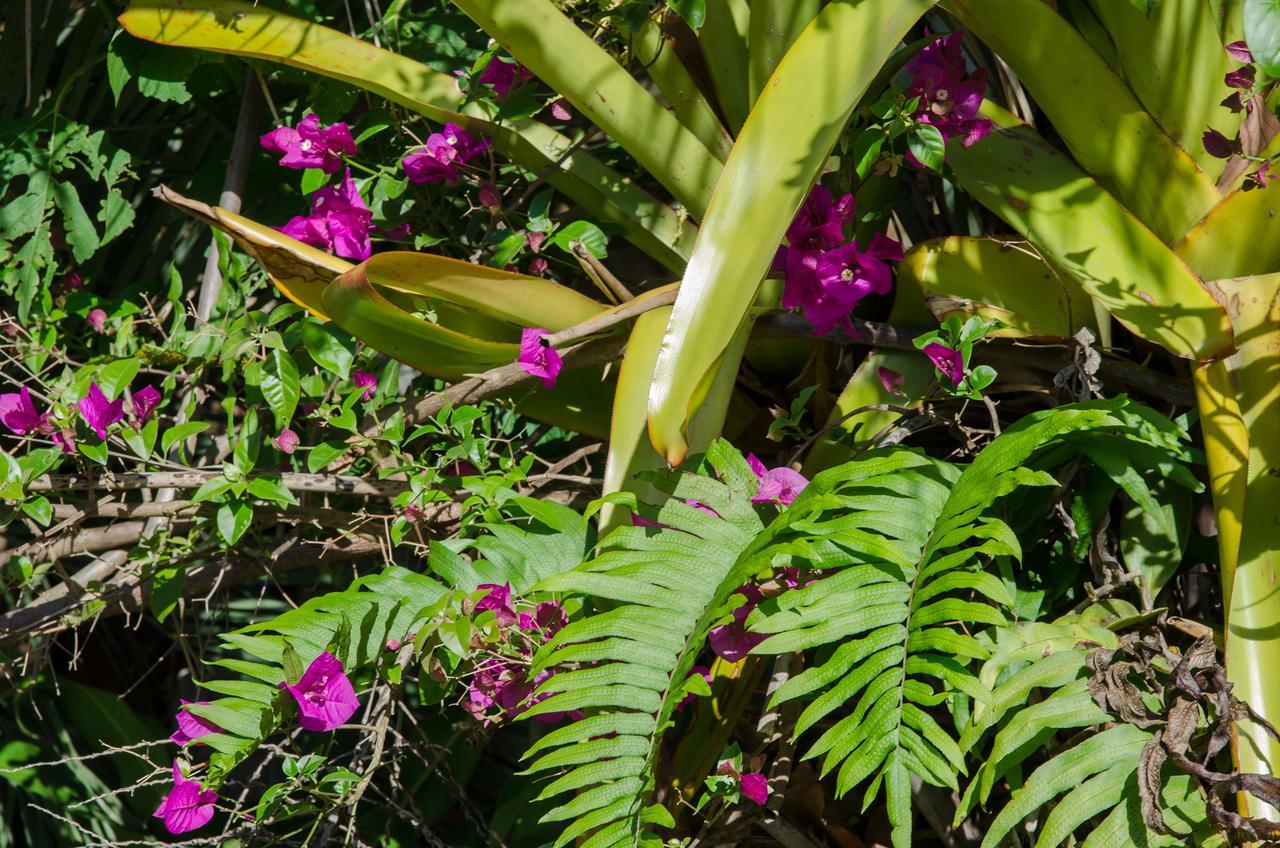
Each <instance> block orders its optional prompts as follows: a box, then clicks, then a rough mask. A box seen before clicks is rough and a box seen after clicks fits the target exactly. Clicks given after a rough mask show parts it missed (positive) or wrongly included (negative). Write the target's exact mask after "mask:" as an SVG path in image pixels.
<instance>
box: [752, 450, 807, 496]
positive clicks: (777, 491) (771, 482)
mask: <svg viewBox="0 0 1280 848" xmlns="http://www.w3.org/2000/svg"><path fill="white" fill-rule="evenodd" d="M747 465H749V466H751V471H752V473H753V474H755V475H756V477H757V478H759V480H760V484H759V487H758V488H757V489H756V493H755V494H754V495H753V496H752V497H751V502H752V503H776V504H781V505H782V506H789V505H790V504H791V502H792V501H794V500H795V499H796V496H797V495H799V494H800V493H801V492H803V491H804V487H805V486H807V485H809V481H808V480H807V479H805V476H804V475H803V474H801V473H800V472H799V471H796V470H794V469H792V468H791V467H790V466H786V465H783V466H779V467H778V468H766V467H765V464H764V463H763V462H761V461H760V459H759V458H758V457H757V456H756V455H755V454H753V453H749V454H747Z"/></svg>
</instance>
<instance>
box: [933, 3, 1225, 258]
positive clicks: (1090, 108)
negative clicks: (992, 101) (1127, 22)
mask: <svg viewBox="0 0 1280 848" xmlns="http://www.w3.org/2000/svg"><path fill="white" fill-rule="evenodd" d="M943 6H944V8H946V9H947V10H948V11H950V12H952V13H953V14H954V15H955V16H956V17H957V18H959V19H960V21H961V23H963V24H964V25H965V26H966V27H967V28H969V29H971V30H973V32H974V34H975V35H977V36H978V37H979V38H981V39H982V40H983V41H984V42H985V43H986V44H987V46H988V47H990V48H991V49H992V50H994V51H995V52H996V53H998V54H1000V57H1001V58H1002V59H1004V60H1005V61H1006V62H1008V63H1009V65H1010V67H1012V68H1013V70H1014V72H1015V73H1016V74H1017V75H1018V78H1019V79H1020V80H1021V81H1022V83H1023V84H1024V85H1026V87H1027V90H1028V91H1030V92H1031V93H1032V94H1033V95H1034V96H1035V99H1036V103H1037V104H1038V105H1039V106H1040V107H1041V108H1042V109H1044V111H1045V114H1046V115H1048V116H1049V119H1050V120H1051V121H1052V122H1053V126H1054V129H1055V130H1057V132H1058V133H1059V134H1061V136H1062V138H1063V140H1064V141H1065V142H1066V143H1067V146H1068V147H1069V148H1070V149H1071V152H1072V153H1073V154H1074V155H1075V157H1076V159H1077V160H1078V161H1079V162H1080V164H1081V165H1082V166H1083V167H1084V169H1085V170H1086V171H1088V172H1089V173H1090V174H1092V175H1093V177H1094V178H1095V179H1097V180H1098V182H1100V183H1101V184H1102V185H1104V186H1106V187H1107V189H1109V190H1110V191H1112V192H1114V193H1115V195H1116V196H1117V197H1118V198H1120V200H1121V201H1122V202H1123V203H1124V204H1125V206H1127V207H1128V208H1129V209H1131V210H1132V211H1133V214H1134V215H1136V216H1137V217H1138V219H1139V220H1141V221H1142V222H1144V223H1145V224H1146V225H1147V226H1148V227H1150V228H1151V229H1152V230H1153V231H1154V232H1155V233H1156V235H1158V236H1159V237H1160V238H1161V239H1162V240H1163V241H1164V242H1165V243H1166V244H1173V243H1174V242H1175V241H1177V240H1178V239H1179V238H1181V237H1182V236H1183V234H1185V233H1186V232H1187V230H1188V229H1190V228H1191V225H1192V224H1194V223H1195V222H1196V221H1198V220H1200V218H1201V217H1203V216H1204V214H1205V213H1206V212H1208V211H1209V209H1210V208H1211V207H1212V206H1213V205H1214V204H1215V203H1216V202H1217V201H1218V197H1219V195H1218V191H1217V189H1216V188H1215V186H1214V182H1213V180H1212V179H1210V178H1209V176H1208V175H1207V174H1205V173H1204V172H1203V171H1201V170H1200V169H1199V168H1198V167H1196V164H1195V162H1194V161H1193V160H1192V159H1191V157H1190V156H1189V155H1188V154H1187V153H1186V151H1184V150H1182V149H1181V148H1180V147H1178V146H1177V145H1176V144H1174V142H1173V140H1172V139H1171V138H1170V137H1169V136H1168V135H1166V134H1165V132H1164V131H1163V130H1162V129H1161V128H1160V126H1159V125H1158V124H1157V123H1156V122H1155V120H1154V119H1153V118H1152V117H1151V116H1150V115H1149V114H1147V112H1146V111H1145V110H1144V109H1143V108H1142V104H1141V103H1139V102H1138V99H1137V97H1135V96H1134V94H1133V92H1132V91H1131V90H1130V89H1129V87H1128V86H1127V85H1125V83H1124V80H1122V79H1121V78H1120V77H1119V75H1118V74H1117V73H1116V72H1115V71H1113V70H1112V69H1111V68H1110V66H1108V65H1107V63H1106V62H1105V61H1103V59H1102V57H1100V56H1099V55H1098V54H1097V53H1096V52H1095V51H1094V50H1093V48H1092V47H1090V46H1089V44H1088V42H1087V41H1085V39H1084V38H1083V37H1082V36H1081V35H1080V33H1078V32H1076V30H1075V29H1073V28H1072V27H1071V25H1070V24H1068V23H1067V22H1066V21H1065V20H1063V19H1062V18H1061V17H1060V16H1059V15H1058V13H1057V12H1055V11H1054V10H1053V9H1052V8H1051V7H1050V6H1049V5H1048V4H1047V3H1044V2H1043V0H944V3H943ZM1064 56H1069V57H1071V58H1070V60H1069V61H1062V57H1064ZM1009 161H1011V162H1012V161H1013V160H1009Z"/></svg>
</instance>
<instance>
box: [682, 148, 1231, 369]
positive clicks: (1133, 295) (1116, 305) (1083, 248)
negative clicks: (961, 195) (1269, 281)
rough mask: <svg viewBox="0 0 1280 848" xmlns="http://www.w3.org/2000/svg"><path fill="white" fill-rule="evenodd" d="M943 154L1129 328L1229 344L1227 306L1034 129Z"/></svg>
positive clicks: (985, 200)
mask: <svg viewBox="0 0 1280 848" xmlns="http://www.w3.org/2000/svg"><path fill="white" fill-rule="evenodd" d="M948 158H949V161H950V162H951V165H952V167H953V168H954V169H955V173H956V177H957V179H958V180H959V182H960V185H961V186H962V187H963V188H964V189H965V190H966V191H968V192H969V194H971V195H972V196H973V197H974V198H976V199H977V200H978V201H979V202H980V203H982V205H984V206H986V207H987V208H988V209H990V210H991V211H992V212H994V213H995V214H996V215H999V216H1000V217H1001V218H1003V219H1004V220H1005V221H1006V222H1007V223H1008V224H1009V225H1010V226H1012V227H1013V228H1014V229H1015V230H1017V231H1018V232H1020V233H1022V235H1024V236H1026V237H1027V239H1029V240H1030V241H1031V242H1032V243H1033V244H1035V245H1036V247H1037V248H1038V249H1039V250H1040V252H1041V253H1042V254H1043V255H1044V256H1045V258H1046V259H1048V260H1049V261H1051V262H1052V263H1053V264H1054V265H1055V266H1056V267H1057V268H1059V269H1060V270H1061V271H1063V272H1064V273H1066V274H1069V275H1071V276H1072V277H1074V278H1075V279H1076V280H1077V281H1078V282H1079V283H1080V285H1081V287H1082V288H1083V289H1084V290H1085V291H1086V292H1088V293H1089V295H1091V296H1092V297H1093V298H1094V299H1095V300H1096V301H1098V302H1099V303H1100V304H1101V305H1102V306H1103V307H1105V308H1106V309H1107V311H1108V312H1110V313H1111V314H1112V315H1114V316H1115V317H1116V319H1118V320H1119V321H1120V322H1122V323H1123V324H1124V325H1125V326H1127V327H1129V329H1131V330H1132V331H1133V332H1134V333H1136V334H1137V335H1139V336H1141V337H1142V338H1144V339H1147V340H1148V341H1152V342H1155V343H1156V344H1159V345H1161V346H1163V347H1164V348H1166V349H1167V350H1169V351H1171V352H1172V353H1175V354H1177V355H1179V356H1187V357H1196V358H1200V359H1209V358H1214V357H1217V356H1223V355H1225V354H1227V353H1230V352H1231V350H1232V348H1233V340H1232V335H1231V324H1230V321H1229V320H1228V318H1227V314H1226V311H1225V310H1224V309H1223V308H1222V306H1221V305H1220V304H1219V303H1218V302H1217V301H1215V300H1214V299H1213V297H1212V295H1210V294H1209V292H1208V291H1207V290H1206V289H1205V288H1204V286H1203V285H1202V284H1201V282H1200V279H1199V278H1198V277H1197V276H1196V275H1195V274H1194V273H1193V272H1192V270H1191V269H1190V268H1189V267H1188V266H1187V264H1186V263H1185V262H1183V261H1182V260H1181V259H1180V258H1179V257H1178V256H1177V255H1175V254H1174V252H1173V251H1172V250H1170V249H1169V248H1168V247H1166V246H1165V245H1164V244H1163V243H1161V241H1160V239H1159V238H1157V237H1156V235H1155V233H1153V232H1152V231H1151V230H1149V229H1148V228H1147V227H1146V226H1144V225H1143V224H1142V222H1141V221H1139V220H1138V219H1137V218H1136V217H1134V215H1133V214H1132V213H1130V212H1129V210H1127V209H1125V208H1124V207H1123V206H1121V205H1120V204H1119V203H1118V202H1117V201H1116V199H1115V198H1114V197H1113V196H1111V195H1110V194H1109V193H1107V191H1106V190H1105V189H1103V188H1102V186H1100V185H1098V184H1097V183H1096V182H1094V180H1093V179H1092V178H1091V177H1090V176H1089V175H1088V174H1086V173H1084V172H1083V171H1081V170H1080V169H1079V168H1078V167H1077V166H1076V164H1075V163H1074V162H1072V161H1071V160H1070V159H1069V158H1068V157H1066V156H1064V155H1063V154H1062V153H1059V152H1058V151H1057V150H1056V149H1054V148H1053V147H1052V146H1050V145H1049V144H1047V143H1045V142H1044V140H1043V139H1041V138H1040V137H1039V136H1037V135H1036V134H1035V133H1034V132H1032V131H1030V130H1029V129H1026V128H1014V129H996V130H994V131H993V132H992V133H991V134H990V135H988V136H987V137H986V138H984V139H983V140H982V141H980V142H978V143H977V144H975V145H974V146H973V147H971V148H968V149H965V148H964V147H962V146H961V145H960V144H953V145H950V146H949V147H948ZM695 259H696V257H695ZM691 267H692V266H691Z"/></svg>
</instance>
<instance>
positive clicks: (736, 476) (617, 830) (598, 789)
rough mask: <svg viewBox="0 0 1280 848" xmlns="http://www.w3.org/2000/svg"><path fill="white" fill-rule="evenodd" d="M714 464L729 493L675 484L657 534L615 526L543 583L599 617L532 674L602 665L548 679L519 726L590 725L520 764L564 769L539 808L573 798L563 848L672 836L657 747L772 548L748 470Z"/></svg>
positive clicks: (702, 480)
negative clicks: (585, 555)
mask: <svg viewBox="0 0 1280 848" xmlns="http://www.w3.org/2000/svg"><path fill="white" fill-rule="evenodd" d="M707 458H708V460H709V461H710V462H711V464H712V465H713V466H714V467H715V469H716V471H717V472H718V475H719V477H720V478H721V480H724V481H728V483H725V482H720V481H718V480H713V479H710V478H707V477H701V476H697V475H694V474H682V475H679V476H677V477H675V478H674V480H673V481H667V483H668V485H667V488H668V489H669V491H670V493H671V495H672V497H671V499H670V500H669V501H667V503H666V504H665V505H664V506H663V507H662V508H661V510H660V511H659V513H658V521H659V523H660V524H661V525H662V527H660V528H657V529H645V528H640V527H621V528H618V529H616V530H614V531H613V532H612V533H611V534H610V535H609V536H608V537H606V538H605V539H604V540H603V542H602V543H601V545H600V548H599V551H598V553H597V555H596V556H595V558H593V559H591V560H589V561H588V562H585V563H583V564H582V565H581V566H580V567H579V568H577V569H574V570H572V571H567V572H564V573H563V574H560V575H558V576H554V577H550V578H548V579H546V580H543V581H542V582H541V583H540V584H538V587H537V588H538V589H539V590H542V591H552V592H564V593H570V594H574V595H579V596H582V597H583V598H586V599H590V600H592V601H593V602H594V603H595V605H596V608H597V610H598V611H597V612H596V613H595V614H594V615H590V616H587V617H585V618H582V619H579V620H578V621H574V622H572V623H570V624H569V625H567V626H566V627H565V628H564V629H562V630H561V631H560V632H559V633H557V634H556V635H555V636H554V637H553V638H552V639H550V640H549V641H548V642H547V643H546V644H545V645H543V646H542V648H541V649H540V650H539V651H538V653H537V655H536V656H535V657H534V662H533V669H532V670H531V674H536V673H538V672H539V671H542V670H544V669H551V668H553V667H558V668H565V667H567V666H571V665H574V664H581V663H594V665H590V666H587V667H585V668H580V669H579V670H576V671H568V670H562V671H559V672H558V673H555V674H552V676H551V677H549V678H548V679H546V680H545V681H544V682H543V683H542V685H541V686H540V687H539V688H538V690H537V693H536V695H537V696H545V698H546V699H545V700H542V701H539V702H538V703H536V704H535V705H534V706H533V707H531V708H530V709H529V710H528V711H527V712H526V713H525V714H524V715H523V716H522V718H523V717H526V716H533V715H539V714H541V713H548V712H564V711H570V710H582V711H586V712H587V713H589V715H587V716H586V717H585V718H582V719H580V720H578V721H575V722H573V723H572V724H569V725H567V726H565V727H561V728H559V729H557V730H555V731H553V732H551V733H549V734H547V735H546V736H544V737H542V738H541V739H540V740H538V741H537V742H536V743H535V744H534V746H533V747H531V748H530V749H529V751H528V752H527V753H526V755H525V756H526V758H535V757H536V758H535V759H533V761H532V762H531V763H530V765H529V769H528V770H529V771H530V772H542V771H548V770H551V769H562V770H563V772H562V774H561V775H560V776H559V777H557V778H556V779H555V780H554V781H553V782H551V783H550V784H548V785H547V786H546V787H545V788H544V789H543V793H542V796H541V797H555V796H565V795H567V794H568V793H570V792H572V793H575V794H573V795H572V796H570V797H567V798H562V800H561V803H560V805H559V806H557V807H556V808H555V809H553V810H552V811H551V812H550V813H548V814H547V815H546V816H544V819H543V820H544V821H550V822H557V821H564V822H568V824H567V826H566V827H565V829H564V830H563V832H562V833H561V834H560V837H559V839H558V840H557V841H556V843H555V845H556V846H557V848H558V847H559V846H562V845H566V844H568V843H570V842H572V841H573V840H575V839H580V840H582V841H581V842H580V844H581V845H583V846H590V848H611V846H622V845H632V846H634V845H650V844H652V845H660V844H661V840H659V839H658V838H657V837H655V836H653V835H652V834H650V833H649V832H648V829H649V828H650V827H651V826H653V825H662V826H667V827H670V826H672V824H673V822H672V820H671V817H670V814H669V813H668V812H667V811H666V810H665V809H663V808H662V807H661V806H660V805H654V804H650V803H648V799H649V796H650V794H651V793H652V790H653V788H654V768H655V759H656V756H657V752H658V747H659V744H660V742H661V736H662V733H663V731H664V730H665V729H666V727H667V726H668V724H669V723H670V718H671V715H672V712H673V711H674V710H675V707H676V705H677V704H678V703H679V701H680V700H681V699H682V698H683V690H682V684H683V683H684V680H685V678H686V677H687V676H688V675H689V672H690V669H691V668H692V667H693V664H694V660H695V658H696V657H697V655H698V653H699V651H701V650H702V647H703V645H704V644H705V642H706V638H707V633H708V631H709V630H710V629H711V627H712V626H713V625H714V624H715V623H716V622H717V621H718V620H719V619H720V618H722V617H723V616H724V615H725V613H726V612H728V611H730V610H731V609H732V608H733V607H734V606H736V603H734V602H733V600H732V599H733V597H734V596H733V593H734V590H735V589H737V588H738V587H739V586H740V585H742V583H743V582H744V581H745V579H746V578H747V577H748V576H749V575H751V574H753V573H754V572H755V571H757V570H759V569H760V567H761V563H760V561H759V559H758V557H756V554H757V553H758V552H759V551H760V550H761V549H762V547H763V546H764V543H763V538H764V537H763V536H762V535H761V531H762V530H763V525H762V523H761V521H760V518H759V517H758V516H757V514H756V511H755V509H754V508H753V507H752V504H751V502H750V495H751V493H753V492H754V477H752V476H751V472H750V470H749V469H748V468H747V466H746V463H745V462H744V461H743V459H742V457H741V456H740V455H738V454H737V453H736V452H734V451H733V450H732V448H729V447H728V446H727V445H726V444H725V443H723V442H719V443H717V444H715V445H713V446H712V447H711V449H710V450H709V451H708V454H707ZM671 482H673V483H674V485H673V486H672V485H670V483H671ZM686 501H694V502H697V503H698V504H700V505H702V506H704V507H708V508H710V509H712V510H714V511H715V513H716V514H715V515H710V514H708V513H706V512H704V511H702V510H701V509H698V508H696V507H694V506H690V505H688V504H687V503H686Z"/></svg>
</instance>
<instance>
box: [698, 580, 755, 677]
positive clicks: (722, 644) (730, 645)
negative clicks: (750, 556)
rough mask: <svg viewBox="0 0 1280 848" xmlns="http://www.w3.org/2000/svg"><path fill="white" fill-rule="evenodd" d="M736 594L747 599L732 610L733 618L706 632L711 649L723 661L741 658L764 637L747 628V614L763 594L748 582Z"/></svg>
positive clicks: (734, 660) (735, 660)
mask: <svg viewBox="0 0 1280 848" xmlns="http://www.w3.org/2000/svg"><path fill="white" fill-rule="evenodd" d="M737 594H739V595H745V596H746V599H747V600H746V602H745V603H743V604H742V606H740V607H738V608H737V609H735V610H734V611H733V620H732V621H730V622H729V623H728V624H721V625H719V626H718V627H713V628H711V632H710V633H708V634H707V642H708V644H710V645H711V650H712V651H714V652H715V655H716V656H718V657H720V658H721V659H722V660H724V661H725V662H737V661H738V660H741V659H742V658H744V657H745V656H746V655H747V654H749V653H750V652H751V649H752V648H754V647H755V646H756V645H759V644H760V643H761V642H763V641H764V640H765V638H766V637H765V635H764V634H763V633H752V632H750V631H748V630H747V616H748V615H750V614H751V611H752V610H753V609H755V608H756V604H758V603H760V602H761V601H762V600H764V595H763V594H762V593H761V592H760V589H759V588H758V587H756V586H753V585H751V584H750V583H747V584H746V585H744V586H741V587H739V588H738V591H737Z"/></svg>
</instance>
